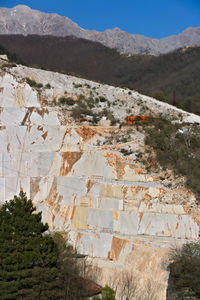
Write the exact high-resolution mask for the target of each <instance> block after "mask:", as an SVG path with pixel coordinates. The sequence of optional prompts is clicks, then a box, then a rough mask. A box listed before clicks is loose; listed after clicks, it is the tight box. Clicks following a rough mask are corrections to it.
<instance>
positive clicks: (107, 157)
mask: <svg viewBox="0 0 200 300" xmlns="http://www.w3.org/2000/svg"><path fill="white" fill-rule="evenodd" d="M26 77H28V78H31V79H34V80H35V81H36V82H41V83H42V84H43V85H45V84H47V83H50V84H51V86H52V88H51V89H49V90H45V89H42V90H37V89H34V88H33V87H30V86H29V85H28V83H26V80H25V78H26ZM73 82H75V83H78V84H80V83H81V84H82V86H83V87H82V88H80V89H78V90H77V89H76V88H75V87H74V85H73ZM85 83H88V81H87V80H84V79H80V78H75V77H70V76H67V75H62V74H58V73H53V72H46V71H42V70H36V69H31V68H27V67H22V66H18V67H17V68H12V69H10V70H9V71H8V72H5V71H3V72H0V204H3V203H4V202H5V201H6V200H9V199H12V198H13V196H14V195H15V194H18V193H19V191H20V190H23V191H25V192H26V193H27V196H28V197H31V199H32V200H33V203H34V204H35V205H36V207H37V210H38V211H42V217H43V221H45V222H48V224H49V227H50V230H52V231H55V230H59V231H65V232H67V233H68V234H69V237H70V239H71V243H72V244H73V245H74V246H75V247H76V248H77V250H78V251H80V252H81V253H83V254H86V255H88V256H90V257H93V258H99V259H104V260H106V261H113V263H114V262H115V263H117V262H118V263H120V264H122V265H126V264H127V260H128V258H129V256H131V255H132V254H133V252H134V251H135V250H134V249H137V248H138V247H139V246H138V245H145V246H144V247H146V248H147V250H145V251H147V252H148V253H149V255H153V254H152V253H154V251H155V252H156V253H157V255H158V253H161V252H162V255H164V254H163V250H162V249H163V248H165V249H169V248H170V247H171V245H172V244H174V241H178V242H180V244H181V243H183V242H185V241H191V240H192V241H195V240H197V239H198V238H199V226H200V218H199V216H200V209H199V206H198V205H197V204H196V202H195V197H194V195H193V194H192V193H191V192H190V191H188V190H186V189H185V188H182V187H181V188H179V187H177V188H173V189H170V188H167V187H164V186H163V184H162V182H160V181H159V178H158V176H157V174H151V173H149V172H148V171H147V170H146V169H145V168H144V166H142V165H141V163H139V162H138V161H137V160H136V159H135V156H133V157H129V158H126V157H124V156H123V155H122V153H121V152H120V148H118V146H119V145H116V147H115V145H114V146H113V145H111V146H110V147H109V146H106V145H102V146H98V145H97V141H98V139H105V137H106V135H107V134H108V133H109V132H111V134H113V132H114V130H115V128H114V127H113V128H112V127H109V126H102V124H101V126H92V125H89V124H76V123H75V122H74V120H72V118H71V116H70V111H69V110H67V109H63V108H62V107H60V106H58V105H57V106H53V105H52V101H53V99H54V98H59V97H60V96H62V95H63V94H64V93H65V91H67V92H68V94H69V95H72V96H73V97H78V94H85V95H86V96H87V93H89V92H90V91H88V90H87V89H86V87H85V86H84V84H85ZM89 84H90V85H91V87H95V88H96V90H97V91H98V93H99V94H100V95H103V96H105V97H106V98H107V99H109V101H110V103H111V106H112V102H113V101H115V100H116V99H121V101H122V102H123V101H124V105H125V107H127V105H129V104H130V103H132V105H133V101H135V102H136V104H137V103H138V101H143V102H144V103H146V104H147V106H148V105H149V106H151V109H152V110H154V111H156V112H158V111H162V114H165V113H166V114H168V113H169V112H170V114H171V115H172V116H174V118H175V119H176V118H177V115H178V114H180V113H181V114H182V116H183V120H184V118H185V119H187V121H188V122H189V121H191V122H193V121H194V120H195V121H196V122H199V123H200V117H198V116H194V115H192V114H189V113H186V112H183V111H181V110H178V109H176V108H174V107H172V106H170V105H167V104H164V103H161V102H159V101H156V100H154V99H151V98H149V97H146V96H143V95H140V94H138V93H136V92H132V94H131V95H129V94H128V91H127V90H123V89H120V88H114V87H110V86H107V85H100V84H98V83H94V82H89ZM137 105H139V104H137ZM113 107H114V106H113ZM138 107H139V106H137V109H136V111H135V112H136V113H137V112H138V109H139V108H138ZM125 111H126V109H125V108H124V110H123V109H122V110H121V112H122V113H121V115H120V110H119V108H116V111H114V114H116V115H117V114H118V115H119V118H121V119H122V120H124V112H125ZM173 114H174V115H173ZM136 145H137V147H136ZM143 145H144V143H143V140H142V137H141V134H138V135H137V134H136V135H135V136H134V139H133V140H132V141H131V142H129V146H130V147H132V149H133V152H134V151H136V150H135V149H137V150H138V149H141V151H143V149H142V147H143ZM174 199H177V200H174ZM185 201H186V204H185ZM183 203H184V204H183ZM187 203H188V204H187ZM191 206H192V207H193V208H194V207H195V214H194V213H193V211H194V210H191ZM146 248H145V249H146ZM155 249H156V250H155ZM159 251H160V252H159ZM134 253H135V252H134ZM152 261H154V263H155V264H156V263H158V262H156V259H153V258H152ZM159 263H160V261H159ZM138 264H139V263H138ZM136 268H138V270H139V265H138V266H137V267H136ZM158 280H159V279H158ZM164 289H166V285H164V287H163V290H164ZM160 299H161V298H160ZM162 299H164V298H162Z"/></svg>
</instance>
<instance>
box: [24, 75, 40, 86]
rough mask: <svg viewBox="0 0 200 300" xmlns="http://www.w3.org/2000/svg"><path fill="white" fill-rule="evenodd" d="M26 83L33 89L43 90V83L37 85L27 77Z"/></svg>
mask: <svg viewBox="0 0 200 300" xmlns="http://www.w3.org/2000/svg"><path fill="white" fill-rule="evenodd" d="M26 82H27V83H28V84H29V85H30V86H31V87H35V88H42V87H43V84H42V83H37V82H36V81H35V80H33V79H30V78H28V77H26Z"/></svg>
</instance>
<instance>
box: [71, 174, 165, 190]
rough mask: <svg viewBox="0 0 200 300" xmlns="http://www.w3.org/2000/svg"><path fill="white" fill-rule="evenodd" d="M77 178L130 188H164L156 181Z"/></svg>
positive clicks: (93, 177) (92, 177)
mask: <svg viewBox="0 0 200 300" xmlns="http://www.w3.org/2000/svg"><path fill="white" fill-rule="evenodd" d="M75 178H79V179H82V180H94V181H96V182H99V183H107V184H117V185H120V184H121V185H128V186H141V187H148V188H151V187H162V188H164V186H163V185H162V184H161V183H160V182H158V181H157V182H155V181H149V182H144V181H128V180H117V179H106V178H103V177H96V176H91V177H87V176H76V177H75Z"/></svg>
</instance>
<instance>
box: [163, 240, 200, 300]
mask: <svg viewBox="0 0 200 300" xmlns="http://www.w3.org/2000/svg"><path fill="white" fill-rule="evenodd" d="M171 259H172V262H171V263H170V264H169V266H168V269H169V271H170V284H171V285H172V287H173V288H172V292H173V293H176V294H178V295H179V298H178V299H200V242H196V243H195V242H192V243H187V244H184V245H183V247H182V249H175V250H173V251H172V253H171ZM183 295H184V296H185V297H186V298H183ZM188 297H191V298H188ZM192 297H194V298H192ZM175 299H177V298H175Z"/></svg>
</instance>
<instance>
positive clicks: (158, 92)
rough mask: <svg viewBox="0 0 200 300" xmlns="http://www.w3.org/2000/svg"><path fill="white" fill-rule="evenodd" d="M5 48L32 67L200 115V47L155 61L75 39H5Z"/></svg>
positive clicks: (4, 36)
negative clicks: (116, 88) (151, 98)
mask: <svg viewBox="0 0 200 300" xmlns="http://www.w3.org/2000/svg"><path fill="white" fill-rule="evenodd" d="M0 44H1V45H3V46H4V47H5V48H7V49H8V50H9V51H10V52H11V53H16V55H17V57H18V58H19V59H20V60H22V61H23V62H24V63H25V64H27V65H29V66H38V67H41V68H44V69H48V70H52V71H58V72H63V73H70V74H72V75H77V76H81V77H84V78H87V79H91V80H96V81H100V82H103V83H108V84H112V85H116V86H124V87H128V88H131V89H135V90H138V91H139V92H141V93H144V94H147V95H151V96H154V97H155V98H157V99H158V100H161V101H166V102H168V103H173V104H174V105H176V106H178V107H180V108H183V109H184V110H187V111H189V112H193V113H196V114H200V85H199V78H200V47H194V48H187V49H180V50H177V51H175V52H172V53H169V54H166V55H161V56H158V57H155V56H150V55H133V56H127V55H120V54H119V53H118V52H117V51H115V50H113V49H110V48H107V47H105V46H103V45H101V44H100V43H96V42H91V41H88V40H84V39H78V38H74V37H53V36H37V35H30V36H26V37H25V36H20V35H13V36H11V35H0Z"/></svg>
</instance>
